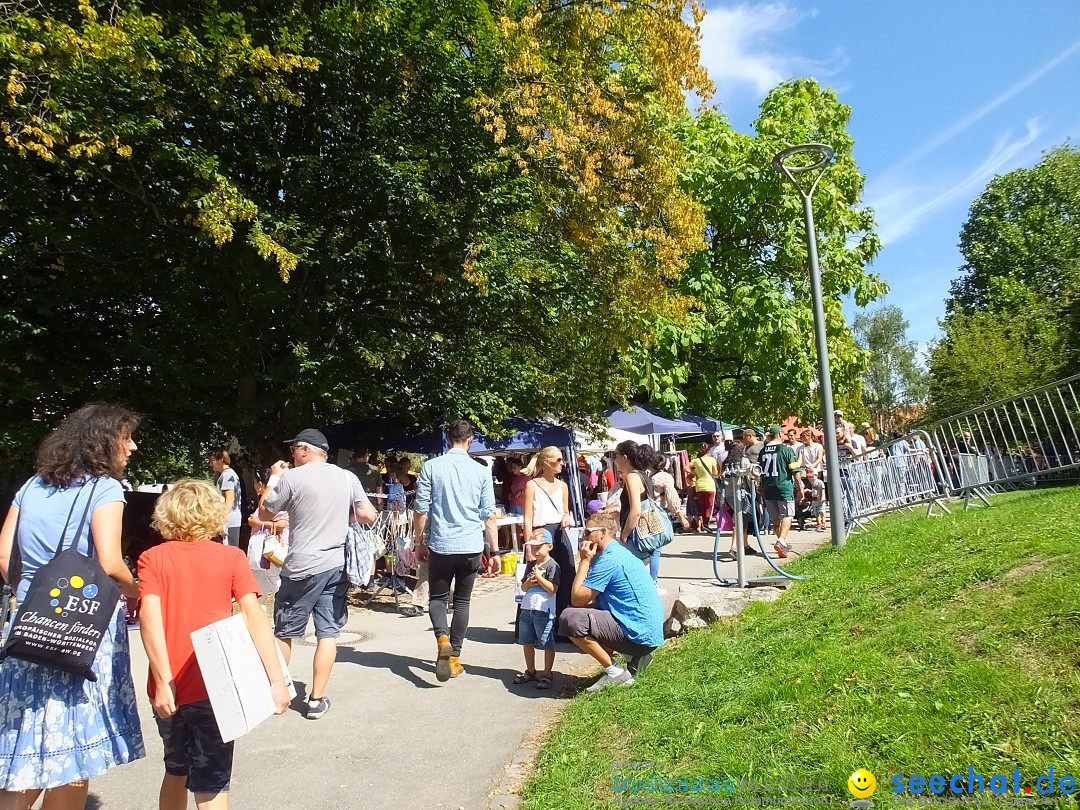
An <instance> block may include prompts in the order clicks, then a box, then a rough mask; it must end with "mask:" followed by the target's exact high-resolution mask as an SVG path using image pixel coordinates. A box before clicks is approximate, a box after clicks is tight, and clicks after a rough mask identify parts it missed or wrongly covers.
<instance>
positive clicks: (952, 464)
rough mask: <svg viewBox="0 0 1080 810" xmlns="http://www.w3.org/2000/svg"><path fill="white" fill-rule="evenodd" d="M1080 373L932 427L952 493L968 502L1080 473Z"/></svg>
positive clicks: (932, 433) (951, 417) (936, 423)
mask: <svg viewBox="0 0 1080 810" xmlns="http://www.w3.org/2000/svg"><path fill="white" fill-rule="evenodd" d="M1078 387H1080V375H1076V376H1073V377H1068V378H1066V379H1064V380H1059V381H1058V382H1055V383H1051V384H1050V385H1044V386H1042V387H1041V388H1035V389H1032V390H1031V391H1025V392H1024V393H1022V394H1018V395H1016V396H1014V397H1010V398H1008V399H1003V400H999V401H998V402H992V403H990V404H989V405H985V406H983V407H981V408H975V409H973V410H970V411H966V412H965V413H961V414H957V415H956V416H950V417H949V418H947V419H942V420H940V421H938V422H935V423H934V424H933V425H931V426H930V429H929V432H930V434H931V436H932V437H933V445H934V447H935V450H936V453H937V457H938V458H937V460H938V463H939V464H940V465H941V468H942V471H943V473H944V483H945V484H946V485H947V487H948V489H949V491H950V492H951V493H953V494H955V495H957V496H958V497H963V498H964V499H965V503H969V502H970V501H971V499H972V498H973V497H978V498H981V499H982V500H984V501H985V500H986V495H987V494H988V493H989V491H990V490H991V489H993V488H996V487H1001V486H1007V485H1012V484H1016V485H1019V484H1023V483H1032V482H1035V481H1047V480H1052V479H1060V480H1069V479H1070V477H1071V475H1072V474H1074V473H1075V472H1076V471H1080V429H1078V426H1080V399H1078V398H1077V388H1078Z"/></svg>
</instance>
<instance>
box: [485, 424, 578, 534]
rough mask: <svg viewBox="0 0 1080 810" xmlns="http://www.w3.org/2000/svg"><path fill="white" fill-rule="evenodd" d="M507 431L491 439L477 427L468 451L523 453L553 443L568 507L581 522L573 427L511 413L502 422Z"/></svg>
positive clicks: (493, 453)
mask: <svg viewBox="0 0 1080 810" xmlns="http://www.w3.org/2000/svg"><path fill="white" fill-rule="evenodd" d="M502 427H503V429H504V430H506V431H508V432H509V433H508V435H507V436H506V437H505V438H502V439H493V438H491V437H490V436H487V435H485V434H483V433H480V432H479V431H477V432H476V433H475V434H474V435H473V443H472V446H471V447H470V448H469V454H470V455H473V456H483V455H495V454H500V455H501V454H504V453H524V452H526V451H536V450H539V449H541V448H542V447H548V446H555V447H558V448H559V449H560V450H562V452H563V460H564V461H565V462H566V468H565V469H566V473H567V476H568V478H569V481H567V484H568V486H569V487H570V511H571V514H572V515H573V516H574V519H575V523H577V524H578V525H581V526H584V525H585V504H584V503H582V501H581V471H580V470H578V466H577V444H576V442H575V436H574V431H573V430H571V429H570V428H565V427H562V426H561V425H555V424H552V423H551V422H541V421H538V420H533V419H520V418H517V417H511V418H509V419H504V420H503V422H502Z"/></svg>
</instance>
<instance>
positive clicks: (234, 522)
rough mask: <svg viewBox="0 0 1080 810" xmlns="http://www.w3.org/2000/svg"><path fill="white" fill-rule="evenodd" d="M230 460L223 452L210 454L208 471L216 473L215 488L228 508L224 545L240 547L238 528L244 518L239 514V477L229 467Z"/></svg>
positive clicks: (226, 453)
mask: <svg viewBox="0 0 1080 810" xmlns="http://www.w3.org/2000/svg"><path fill="white" fill-rule="evenodd" d="M231 461H232V459H231V458H229V454H228V452H227V451H225V450H216V451H214V452H213V453H211V454H210V469H212V470H213V471H214V472H215V473H217V488H218V491H219V492H220V493H221V496H222V497H223V498H224V499H225V503H226V504H227V505H228V507H229V516H228V518H226V520H225V529H226V534H225V545H227V546H236V547H237V548H239V547H240V527H241V526H242V525H243V523H244V517H243V515H242V514H241V512H240V476H239V475H237V474H236V470H234V469H233V468H232V467H230V466H229V464H230V463H231Z"/></svg>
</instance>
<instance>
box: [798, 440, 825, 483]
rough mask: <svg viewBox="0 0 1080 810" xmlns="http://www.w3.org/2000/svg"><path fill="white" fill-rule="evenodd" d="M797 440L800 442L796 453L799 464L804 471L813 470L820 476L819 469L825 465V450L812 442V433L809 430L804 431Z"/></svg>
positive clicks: (817, 443)
mask: <svg viewBox="0 0 1080 810" xmlns="http://www.w3.org/2000/svg"><path fill="white" fill-rule="evenodd" d="M799 439H800V441H801V442H802V447H800V448H799V451H798V459H799V464H801V465H802V468H803V469H804V470H813V471H814V472H815V473H816V474H818V475H820V474H821V468H822V467H823V466H824V465H825V448H824V447H822V445H821V444H820V443H819V442H816V441H814V433H813V431H811V430H809V429H807V430H804V431H803V432H802V435H800V436H799Z"/></svg>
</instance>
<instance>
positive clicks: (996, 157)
mask: <svg viewBox="0 0 1080 810" xmlns="http://www.w3.org/2000/svg"><path fill="white" fill-rule="evenodd" d="M1042 134H1043V127H1042V124H1041V123H1040V122H1039V119H1037V118H1032V119H1030V120H1029V121H1028V122H1027V132H1026V133H1025V134H1024V135H1022V136H1020V137H1018V138H1013V133H1012V132H1011V131H1010V132H1007V133H1005V134H1004V135H1002V136H1001V137H999V138H998V139H997V142H996V143H995V144H994V147H993V149H991V150H990V154H989V155H987V156H986V158H985V159H984V160H983V162H982V163H980V164H979V166H977V167H976V168H975V169H973V170H972V171H971V172H969V173H968V174H967V175H966V176H965V177H963V178H961V179H960V180H946V181H945V182H942V183H937V184H923V185H916V184H913V183H911V182H910V181H909V180H906V179H904V176H903V175H904V174H906V173H902V172H900V171H898V169H899V168H900V167H901V166H902V165H904V164H905V163H906V162H907V161H906V160H904V161H902V162H901V163H900V164H897V166H894V167H893V168H892V169H890V170H889V171H888V172H886V173H885V175H883V176H882V178H881V179H880V180H877V181H874V182H872V183H871V184H870V187H869V188H868V190H867V195H866V196H867V202H868V203H869V204H870V205H871V206H872V207H873V209H874V212H875V214H876V218H877V222H878V235H879V236H880V237H881V241H882V242H883V243H885V244H886V245H888V244H890V243H892V242H895V241H897V240H898V239H901V238H903V237H904V236H906V235H907V234H909V233H911V232H912V231H913V230H915V229H916V228H917V227H918V225H919V223H921V222H922V221H923V220H924V219H926V217H928V216H930V214H932V213H934V212H935V211H937V210H938V209H939V208H942V207H943V206H946V205H948V204H950V203H952V202H955V201H956V200H958V199H963V198H968V199H970V198H971V197H972V196H973V194H974V193H977V192H979V191H981V190H982V188H983V186H985V185H986V183H987V181H989V180H990V178H992V177H993V176H994V175H996V174H997V173H998V172H999V171H1000V170H1002V169H1005V168H1008V169H1012V168H1013V167H1015V166H1016V165H1018V164H1019V163H1022V162H1023V160H1024V158H1025V157H1026V156H1027V155H1029V154H1031V153H1037V152H1038V149H1039V145H1038V141H1039V137H1040V136H1041V135H1042Z"/></svg>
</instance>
